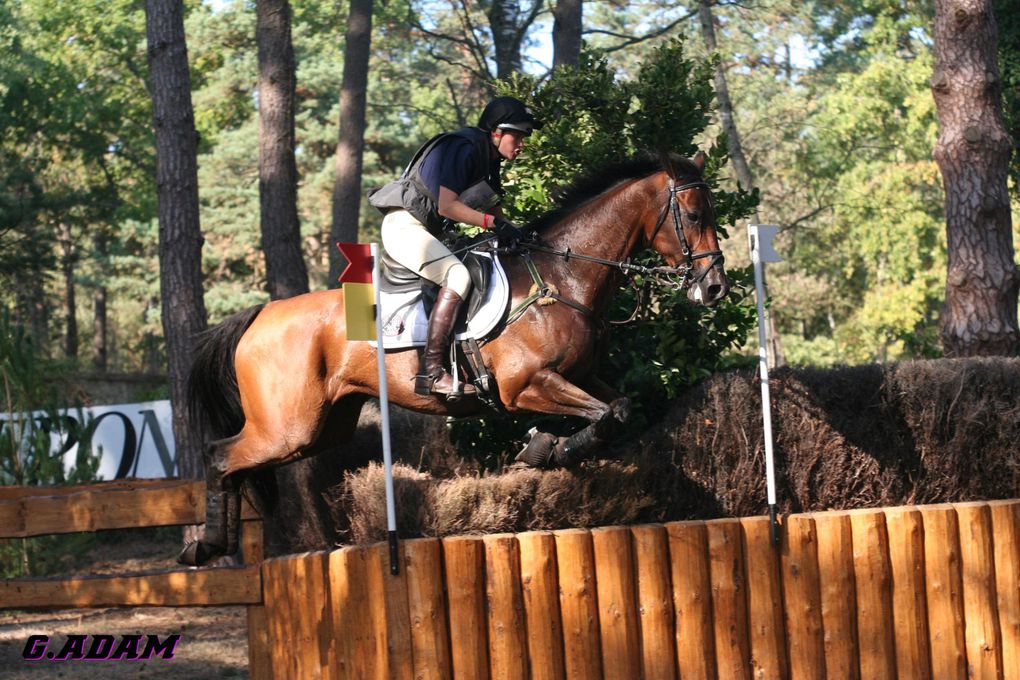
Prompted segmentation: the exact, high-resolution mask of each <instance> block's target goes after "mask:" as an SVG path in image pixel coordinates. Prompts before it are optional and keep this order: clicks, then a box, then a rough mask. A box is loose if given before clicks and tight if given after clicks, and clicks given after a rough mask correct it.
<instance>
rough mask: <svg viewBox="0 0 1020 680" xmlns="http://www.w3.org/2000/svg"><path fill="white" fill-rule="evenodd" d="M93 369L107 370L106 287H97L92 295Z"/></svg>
mask: <svg viewBox="0 0 1020 680" xmlns="http://www.w3.org/2000/svg"><path fill="white" fill-rule="evenodd" d="M92 308H93V316H92V367H93V368H95V369H96V370H97V371H99V372H101V373H103V372H106V368H107V353H108V350H107V345H106V335H107V333H108V328H107V318H106V286H103V285H100V286H98V287H96V290H95V292H94V293H93V295H92Z"/></svg>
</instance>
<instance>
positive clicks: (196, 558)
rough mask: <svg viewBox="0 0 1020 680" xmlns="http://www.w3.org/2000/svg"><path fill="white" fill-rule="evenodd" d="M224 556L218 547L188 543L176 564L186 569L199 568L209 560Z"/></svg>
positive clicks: (196, 542) (202, 542) (197, 542)
mask: <svg viewBox="0 0 1020 680" xmlns="http://www.w3.org/2000/svg"><path fill="white" fill-rule="evenodd" d="M224 554H225V551H224V550H223V549H222V548H220V547H219V546H216V545H211V544H209V543H206V542H205V541H189V542H188V544H187V545H185V546H184V549H183V550H181V554H180V555H178V556H177V562H178V563H180V564H183V565H185V566H188V567H201V566H202V565H203V564H205V563H207V562H208V561H209V560H211V559H214V558H216V557H219V556H221V555H224Z"/></svg>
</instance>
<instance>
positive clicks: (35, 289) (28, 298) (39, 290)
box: [14, 268, 50, 357]
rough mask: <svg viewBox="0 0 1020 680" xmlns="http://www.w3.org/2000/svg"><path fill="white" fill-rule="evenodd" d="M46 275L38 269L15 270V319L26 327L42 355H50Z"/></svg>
mask: <svg viewBox="0 0 1020 680" xmlns="http://www.w3.org/2000/svg"><path fill="white" fill-rule="evenodd" d="M44 280H45V276H44V275H43V273H42V272H41V271H39V270H37V269H21V268H18V269H15V270H14V301H15V320H16V321H17V322H18V323H20V324H21V325H22V326H24V327H25V329H26V331H27V333H28V337H29V338H30V339H31V340H32V344H33V345H34V346H35V348H36V350H37V351H38V352H39V354H41V355H42V356H45V357H48V356H50V328H49V322H48V319H49V316H50V309H49V305H48V304H47V298H46V291H45V290H44V288H43V281H44Z"/></svg>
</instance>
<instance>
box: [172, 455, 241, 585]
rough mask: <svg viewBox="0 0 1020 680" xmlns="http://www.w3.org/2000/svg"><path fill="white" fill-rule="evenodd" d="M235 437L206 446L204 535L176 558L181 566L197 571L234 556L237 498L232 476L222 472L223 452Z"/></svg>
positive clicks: (239, 510) (237, 510)
mask: <svg viewBox="0 0 1020 680" xmlns="http://www.w3.org/2000/svg"><path fill="white" fill-rule="evenodd" d="M237 439H238V436H234V437H230V438H228V439H221V440H219V441H216V442H213V443H212V444H210V445H209V452H208V456H207V464H206V492H205V534H204V535H203V536H202V538H201V539H200V540H197V541H192V542H190V543H188V544H187V545H186V546H184V550H182V551H181V554H180V555H179V556H178V558H177V561H178V562H180V563H181V564H186V565H188V566H192V567H197V566H201V565H203V564H206V563H208V562H209V561H211V560H214V559H216V558H217V557H222V556H224V555H233V554H234V553H236V552H237V546H238V534H239V531H240V526H241V498H240V493H239V491H238V486H237V483H236V477H235V476H234V475H229V474H226V472H225V470H224V465H225V455H224V451H225V450H226V449H227V448H228V447H229V445H230V444H233V443H234V442H235V441H237Z"/></svg>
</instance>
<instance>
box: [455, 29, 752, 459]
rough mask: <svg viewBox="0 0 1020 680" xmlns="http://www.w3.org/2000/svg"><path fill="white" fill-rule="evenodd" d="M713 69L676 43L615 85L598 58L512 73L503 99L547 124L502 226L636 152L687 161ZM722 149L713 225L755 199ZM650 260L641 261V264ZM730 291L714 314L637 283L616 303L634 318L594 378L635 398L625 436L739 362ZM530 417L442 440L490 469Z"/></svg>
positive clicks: (517, 167)
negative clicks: (729, 176)
mask: <svg viewBox="0 0 1020 680" xmlns="http://www.w3.org/2000/svg"><path fill="white" fill-rule="evenodd" d="M713 66H714V65H713V63H712V62H711V61H699V62H696V61H693V60H691V59H688V58H687V57H686V56H685V55H684V44H683V41H682V40H680V39H675V40H672V41H669V42H667V43H664V44H663V45H662V46H660V47H659V48H657V49H656V50H654V51H653V53H652V54H651V56H650V57H649V58H648V59H647V61H646V62H645V63H644V64H643V65H642V66H641V68H640V70H639V73H638V75H637V77H636V78H635V79H634V80H630V81H621V80H619V79H617V78H616V76H615V75H614V73H613V72H612V71H611V70H610V68H609V66H608V62H607V60H606V59H605V57H604V56H601V55H599V54H598V53H594V52H584V53H583V54H582V56H581V59H580V63H579V66H578V67H577V68H558V69H556V70H555V71H554V72H553V74H552V76H551V77H550V78H549V79H548V80H545V81H542V82H539V81H537V80H536V79H535V78H533V77H531V76H526V75H520V74H517V75H515V76H514V77H513V78H512V79H510V80H508V81H506V82H502V83H499V84H498V88H499V90H500V92H499V93H500V94H509V95H512V96H515V97H518V98H520V99H522V100H524V101H526V102H527V103H528V104H529V105H530V106H531V107H532V109H533V110H534V111H535V113H536V115H537V116H538V117H539V118H540V119H541V120H543V121H545V127H544V128H543V129H542V130H541V131H539V132H537V133H536V134H535V135H533V136H532V137H531V139H530V141H529V144H528V147H527V151H526V153H525V154H523V155H522V157H521V158H520V159H518V160H517V161H516V162H515V163H514V166H513V168H512V169H511V170H510V171H509V174H508V181H507V182H506V183H505V185H504V186H505V188H506V189H507V200H506V202H505V205H506V207H507V211H508V213H509V214H510V216H511V218H513V219H515V220H517V221H519V222H527V221H529V220H531V219H533V218H535V217H537V216H538V215H540V214H542V213H543V212H545V211H547V210H549V209H550V208H552V207H553V205H554V200H553V196H554V195H555V190H556V188H557V186H558V185H560V184H565V183H567V182H569V181H570V180H572V179H573V178H574V177H575V176H577V175H580V174H585V173H589V172H591V171H593V170H595V169H597V168H599V167H601V166H603V165H606V164H608V163H612V162H617V161H620V160H621V159H623V158H626V157H629V156H632V155H635V154H637V153H639V152H642V151H646V152H654V153H680V154H684V155H688V156H690V155H693V154H694V152H695V151H696V150H697V145H696V140H697V138H698V136H699V135H701V134H702V133H703V132H704V130H705V127H706V126H707V124H708V121H709V113H710V111H711V106H712V97H713V90H712V78H713ZM725 148H726V145H725V140H722V142H721V143H720V141H719V140H717V143H716V144H715V145H713V146H712V147H711V148H710V149H708V150H707V154H708V162H707V165H706V171H705V178H706V180H707V181H708V182H709V184H711V185H712V187H713V199H714V201H715V206H716V212H717V213H718V215H717V217H718V223H719V225H720V231H721V232H722V234H723V235H725V228H723V226H722V225H725V224H732V223H733V222H734V221H735V220H736V219H738V218H740V217H744V216H746V215H748V214H750V211H751V210H752V208H753V207H754V206H755V205H756V204H757V202H758V196H757V193H745V192H741V191H737V192H727V191H723V190H721V189H720V188H719V187H718V175H719V173H720V171H721V170H722V168H723V167H724V166H725V164H726V162H727V156H726V151H725ZM656 257H657V255H655V254H654V253H648V254H645V255H643V256H642V257H641V258H640V259H639V260H638V261H639V262H640V263H643V264H650V263H652V262H654V261H655V259H656ZM729 275H730V278H731V281H732V283H733V293H732V294H731V295H730V297H729V298H728V299H727V300H726V301H724V302H723V303H722V304H720V305H719V306H717V307H716V308H714V309H708V308H705V307H701V306H698V305H693V304H691V303H689V302H688V301H687V299H686V298H685V296H684V295H683V294H682V293H681V292H680V291H676V290H668V289H662V288H661V287H653V286H651V285H649V282H647V281H644V280H643V279H642V278H641V277H637V278H635V279H634V284H635V286H636V287H637V289H639V290H640V289H643V290H644V293H645V294H644V295H642V296H640V298H639V296H638V294H637V292H636V291H635V290H634V289H625V290H624V291H623V292H621V293H620V294H619V295H618V296H617V298H616V300H615V301H614V308H613V311H612V312H611V314H610V318H611V319H624V318H627V317H628V316H629V315H630V314H631V313H632V312H633V311H634V310H636V319H637V323H632V324H628V325H622V326H614V327H613V329H612V333H611V336H610V338H609V341H608V343H607V344H608V347H609V351H608V356H607V357H606V360H605V361H604V362H603V365H602V370H601V371H600V373H601V374H602V375H601V377H602V378H603V379H604V380H605V382H607V383H608V384H610V385H612V386H613V387H616V388H617V389H621V391H623V392H625V393H626V394H627V395H629V396H631V397H634V398H636V399H635V407H636V408H635V411H634V416H633V418H632V431H636V430H638V429H643V428H645V427H647V426H648V424H649V423H650V422H653V421H654V420H656V419H657V418H659V417H661V415H662V413H663V409H664V405H665V403H666V401H667V400H668V399H670V398H673V397H675V396H676V395H677V394H678V393H679V392H680V391H681V390H682V389H683V388H684V387H686V386H689V385H691V384H693V383H694V382H696V381H698V380H700V379H702V378H704V377H706V376H708V375H710V374H712V373H713V372H715V371H717V370H720V369H723V368H729V367H731V366H733V365H735V364H741V363H746V362H747V361H749V360H748V359H746V358H744V357H742V356H739V355H738V354H737V353H736V352H735V350H736V349H738V348H739V347H740V346H741V345H742V344H743V342H744V341H745V339H746V338H747V336H748V333H749V331H750V329H751V328H752V327H753V324H754V322H755V307H754V301H753V298H752V297H750V296H749V292H750V291H751V290H753V283H752V279H751V271H750V269H749V268H748V269H746V270H737V271H730V272H729ZM533 422H534V418H533V417H532V418H513V419H503V420H502V421H496V420H494V419H493V420H488V421H485V422H482V423H479V422H470V423H460V424H457V425H455V426H454V427H453V429H452V433H451V437H452V440H453V441H454V443H455V444H457V445H458V447H459V449H460V451H461V453H462V455H465V456H472V457H475V458H476V459H478V460H482V461H483V462H484V463H485V464H486V466H488V467H490V468H491V467H498V466H499V465H501V464H502V463H503V462H505V461H506V460H507V458H508V457H509V454H508V451H507V449H508V446H507V444H508V443H509V442H513V441H519V440H521V439H522V438H523V435H524V433H525V432H526V431H527V429H528V428H529V427H530V426H531V425H532V424H533ZM554 427H555V428H559V429H563V430H565V431H570V429H574V430H576V429H577V427H578V424H577V423H569V422H563V421H562V420H554V421H552V422H549V421H548V420H546V422H545V423H544V425H543V428H544V429H551V428H554Z"/></svg>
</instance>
